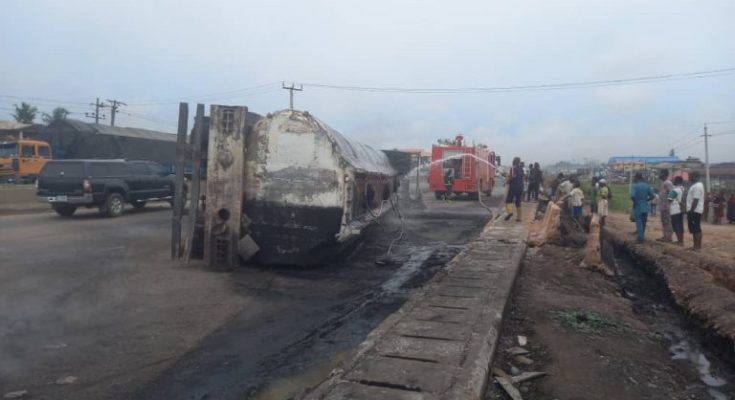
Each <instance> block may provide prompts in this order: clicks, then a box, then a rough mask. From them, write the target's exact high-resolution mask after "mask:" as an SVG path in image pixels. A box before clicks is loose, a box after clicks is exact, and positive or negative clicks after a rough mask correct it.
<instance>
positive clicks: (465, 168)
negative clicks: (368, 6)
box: [462, 156, 472, 179]
mask: <svg viewBox="0 0 735 400" xmlns="http://www.w3.org/2000/svg"><path fill="white" fill-rule="evenodd" d="M471 164H472V159H471V158H470V156H463V157H462V178H463V179H467V178H469V177H470V176H471V175H470V168H472V165H471Z"/></svg>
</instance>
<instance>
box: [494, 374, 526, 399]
mask: <svg viewBox="0 0 735 400" xmlns="http://www.w3.org/2000/svg"><path fill="white" fill-rule="evenodd" d="M495 381H496V382H498V383H499V384H500V387H502V388H503V390H505V393H508V396H510V398H511V399H512V400H523V397H522V396H521V392H519V391H518V389H516V387H515V386H513V384H512V383H511V381H510V380H508V379H507V378H495Z"/></svg>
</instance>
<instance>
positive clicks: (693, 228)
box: [687, 171, 706, 251]
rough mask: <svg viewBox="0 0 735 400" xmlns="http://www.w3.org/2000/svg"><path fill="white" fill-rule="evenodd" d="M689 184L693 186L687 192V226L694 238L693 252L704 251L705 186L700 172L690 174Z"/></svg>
mask: <svg viewBox="0 0 735 400" xmlns="http://www.w3.org/2000/svg"><path fill="white" fill-rule="evenodd" d="M689 182H691V183H692V186H691V187H690V188H689V192H687V225H688V227H689V233H691V234H692V236H693V237H694V246H692V248H691V250H693V251H701V250H702V225H701V224H702V213H703V212H704V202H705V201H706V199H705V197H704V185H703V184H702V182H699V172H696V171H693V172H691V173H689Z"/></svg>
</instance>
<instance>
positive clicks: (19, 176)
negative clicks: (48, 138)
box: [0, 139, 51, 183]
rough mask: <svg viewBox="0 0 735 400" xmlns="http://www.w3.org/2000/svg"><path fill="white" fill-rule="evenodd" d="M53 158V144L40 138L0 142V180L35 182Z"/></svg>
mask: <svg viewBox="0 0 735 400" xmlns="http://www.w3.org/2000/svg"><path fill="white" fill-rule="evenodd" d="M50 159H51V146H50V145H49V144H48V143H46V142H43V141H40V140H25V139H21V140H13V141H8V142H0V181H4V182H9V181H13V182H16V183H18V182H35V180H36V178H37V177H38V173H39V172H40V171H41V168H43V166H44V165H45V164H46V162H47V161H48V160H50Z"/></svg>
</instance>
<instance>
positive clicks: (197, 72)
mask: <svg viewBox="0 0 735 400" xmlns="http://www.w3.org/2000/svg"><path fill="white" fill-rule="evenodd" d="M0 10H2V12H0V119H11V118H12V117H11V116H10V114H11V112H12V107H13V104H14V103H19V102H20V101H26V102H30V103H31V104H33V105H35V106H36V107H38V108H39V110H40V111H46V112H48V111H50V110H51V109H53V108H54V107H56V106H62V107H65V108H67V109H69V110H70V111H72V113H73V114H72V115H71V117H72V118H77V119H83V120H85V119H86V118H85V112H90V111H92V107H90V106H89V103H93V102H94V101H95V98H97V97H99V98H100V99H103V100H104V99H117V100H120V101H123V102H125V103H127V104H128V106H126V107H122V109H121V113H120V114H118V115H117V118H116V125H119V126H134V127H142V128H148V129H155V130H162V131H166V132H174V131H175V130H176V120H177V113H178V102H179V101H187V102H190V103H191V105H190V109H194V108H195V107H194V104H195V103H196V102H201V103H204V104H206V105H209V104H228V105H245V106H248V107H249V108H250V110H251V111H254V112H257V113H260V114H263V115H265V114H266V113H268V112H272V111H275V110H280V109H284V108H287V107H288V92H287V91H285V90H283V89H281V82H284V81H285V82H286V83H291V82H295V83H296V84H297V85H299V84H305V86H304V91H302V92H297V93H296V94H295V108H297V109H301V110H308V111H309V112H311V113H312V114H313V115H315V116H317V117H318V118H319V119H321V120H322V121H324V122H326V123H327V124H328V125H330V126H332V127H333V128H335V129H337V130H339V131H340V132H342V133H343V134H345V135H346V136H349V137H351V138H354V139H356V140H359V141H362V142H364V143H367V144H370V145H372V146H373V147H376V148H401V147H424V148H429V147H430V146H431V144H433V143H435V142H436V140H437V139H439V138H449V137H453V136H454V135H456V134H457V133H462V134H463V135H464V136H465V137H466V138H467V139H469V140H470V141H475V142H481V143H485V144H487V145H489V146H490V147H491V148H492V149H494V150H495V151H496V152H497V153H498V154H501V155H503V156H505V159H507V160H510V159H511V158H512V157H513V156H520V157H521V158H523V159H524V160H528V161H531V162H533V161H538V162H541V163H543V164H549V163H553V162H555V161H558V160H572V159H574V160H578V161H583V160H587V159H595V160H601V161H605V160H607V159H608V158H609V157H610V156H613V155H633V154H635V155H666V154H668V152H669V150H670V149H671V148H675V150H676V151H677V154H678V155H679V156H681V157H687V156H690V155H691V156H695V157H700V158H703V157H704V145H703V141H702V139H701V138H698V135H701V134H702V131H703V126H704V124H705V123H709V132H710V133H712V134H714V135H718V134H720V135H721V136H714V137H712V138H711V139H710V142H711V143H710V144H711V145H710V159H711V161H713V162H723V161H735V134H729V135H728V133H731V132H732V133H735V73H729V74H723V75H720V76H716V77H708V78H701V79H690V80H677V81H669V82H657V83H645V84H637V85H617V86H607V87H589V88H582V89H566V90H546V91H523V92H513V93H508V92H505V93H453V94H446V93H443V94H442V93H430V94H425V93H374V92H360V91H348V90H336V89H328V88H320V87H315V86H310V85H309V84H328V85H343V86H368V87H400V88H464V87H500V86H525V85H542V84H556V83H567V82H586V81H596V80H611V79H626V78H636V77H643V76H656V75H668V74H680V73H688V72H698V71H708V70H715V69H723V68H732V67H735V41H733V40H732V38H734V37H735V24H733V17H734V16H735V2H733V1H731V0H722V1H714V0H713V1H707V0H703V1H683V0H674V1H672V0H665V1H664V0H646V1H643V0H640V1H630V0H612V1H589V0H585V1H577V0H569V1H553V0H538V1H513V2H510V1H490V0H477V1H463V0H455V1H433V0H424V1H407V0H401V1H397V0H393V1H382V0H372V1H369V2H367V1H359V2H358V1H349V0H342V1H321V0H309V1H296V0H295V1H265V0H263V1H245V0H208V1H193V0H188V1H187V0H157V1H148V0H128V1H119V0H118V1H107V0H95V1H85V0H65V1H63V2H61V1H53V0H48V1H41V0H3V1H2V2H1V3H0ZM108 111H109V110H105V113H107V114H109V112H108ZM86 120H89V119H86Z"/></svg>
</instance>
